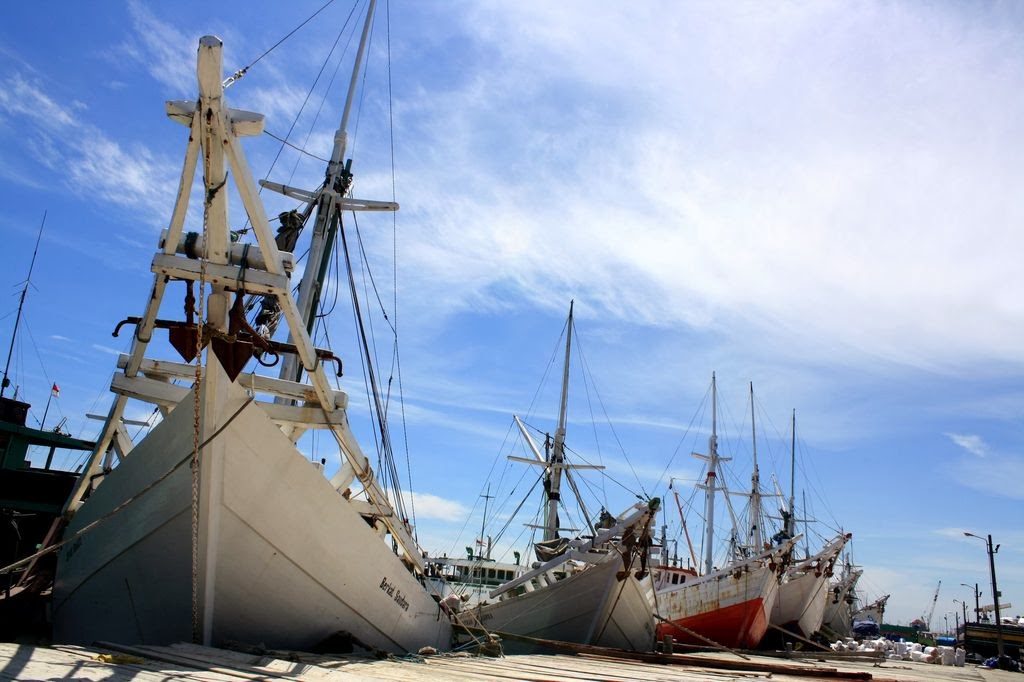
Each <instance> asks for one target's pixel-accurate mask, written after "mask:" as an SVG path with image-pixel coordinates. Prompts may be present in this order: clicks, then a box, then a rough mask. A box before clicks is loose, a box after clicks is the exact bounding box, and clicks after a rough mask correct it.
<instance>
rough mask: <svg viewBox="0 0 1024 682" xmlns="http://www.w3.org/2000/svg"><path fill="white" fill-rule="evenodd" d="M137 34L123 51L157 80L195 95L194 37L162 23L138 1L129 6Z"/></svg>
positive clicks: (184, 92)
mask: <svg viewBox="0 0 1024 682" xmlns="http://www.w3.org/2000/svg"><path fill="white" fill-rule="evenodd" d="M128 12H129V14H130V15H131V20H132V28H133V29H134V34H133V35H132V36H131V38H130V39H129V41H128V43H127V44H126V45H124V46H123V49H124V50H125V51H126V52H127V53H128V54H129V55H131V56H133V57H135V58H136V59H137V61H138V62H139V63H141V64H143V65H144V66H145V67H146V69H147V70H148V71H149V74H150V75H151V76H152V77H153V78H154V79H156V80H157V81H159V82H161V83H164V84H166V85H168V86H169V87H171V88H172V89H173V90H174V92H176V93H178V94H181V95H188V96H190V97H191V96H193V95H194V94H195V81H196V75H195V51H196V45H197V44H198V43H197V41H196V40H194V39H193V38H192V37H191V36H189V35H186V34H185V33H184V32H182V31H180V30H178V29H177V28H175V27H174V26H172V25H171V24H168V23H166V22H163V21H161V20H160V19H158V18H157V17H156V15H155V14H153V12H152V11H150V9H149V7H147V6H146V5H144V4H143V3H141V2H138V1H137V0H132V1H131V2H129V3H128Z"/></svg>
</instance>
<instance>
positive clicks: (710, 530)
mask: <svg viewBox="0 0 1024 682" xmlns="http://www.w3.org/2000/svg"><path fill="white" fill-rule="evenodd" d="M717 475H718V385H717V383H716V382H715V373H714V372H712V373H711V436H710V437H709V438H708V475H707V479H706V480H705V482H704V495H705V501H706V502H705V509H704V514H705V516H704V519H705V520H704V525H705V528H706V535H705V537H704V573H710V572H711V570H712V569H713V568H714V542H715V488H716V487H717V485H716V480H715V479H716V477H717Z"/></svg>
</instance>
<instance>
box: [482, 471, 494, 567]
mask: <svg viewBox="0 0 1024 682" xmlns="http://www.w3.org/2000/svg"><path fill="white" fill-rule="evenodd" d="M480 497H482V498H484V515H483V518H482V519H480V558H483V559H490V558H491V546H490V543H487V541H486V539H485V536H484V531H485V530H486V528H487V502H488V501H489V500H493V499H494V495H491V484H490V483H488V484H487V492H486V493H484V494H483V495H481V496H480ZM484 547H486V548H487V552H486V554H485V553H484Z"/></svg>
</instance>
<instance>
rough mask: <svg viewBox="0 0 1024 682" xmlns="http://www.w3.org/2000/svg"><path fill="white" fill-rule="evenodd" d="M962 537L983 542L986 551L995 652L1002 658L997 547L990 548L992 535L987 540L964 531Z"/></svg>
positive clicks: (1001, 623)
mask: <svg viewBox="0 0 1024 682" xmlns="http://www.w3.org/2000/svg"><path fill="white" fill-rule="evenodd" d="M964 535H966V536H967V537H971V538H978V539H979V540H981V541H983V542H985V549H986V551H988V569H989V571H990V572H991V574H992V601H993V604H994V606H995V611H996V651H997V653H998V654H999V658H1002V657H1003V622H1002V617H1001V616H1000V615H999V588H998V587H996V552H998V551H999V545H996V546H995V548H993V547H992V534H991V533H989V535H988V539H987V540H986V539H985V538H983V537H981V536H980V535H975V534H974V533H968V532H967V531H964Z"/></svg>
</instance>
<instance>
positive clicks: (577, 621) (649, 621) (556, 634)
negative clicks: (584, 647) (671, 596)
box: [465, 552, 654, 652]
mask: <svg viewBox="0 0 1024 682" xmlns="http://www.w3.org/2000/svg"><path fill="white" fill-rule="evenodd" d="M622 569H623V562H622V560H621V558H620V557H619V554H618V553H617V552H612V553H611V554H609V555H608V557H607V558H606V559H605V560H603V561H601V562H600V563H597V564H594V565H591V566H589V567H587V568H585V569H583V570H581V571H578V572H576V573H575V574H573V575H570V576H569V577H567V578H564V579H562V580H558V581H554V582H550V583H548V584H547V585H546V586H544V587H543V588H540V589H535V590H533V591H531V592H525V593H523V594H519V595H516V596H514V597H509V598H506V599H504V600H502V601H497V602H492V603H490V604H487V605H484V606H481V607H479V608H476V609H473V610H472V611H470V612H468V613H467V614H465V615H466V616H467V618H466V619H465V620H466V622H467V624H471V623H477V622H478V623H479V624H480V625H481V626H482V627H484V628H486V629H487V630H489V631H495V632H507V633H511V634H515V635H525V636H527V637H535V638H539V639H551V640H558V641H563V642H575V643H578V644H593V645H596V646H607V647H614V648H618V649H628V650H632V651H650V650H651V649H652V648H653V646H654V616H653V610H652V603H651V597H652V588H651V578H650V576H649V575H648V576H647V577H645V578H643V579H637V578H636V576H635V574H634V573H633V572H632V571H631V572H629V573H628V575H627V576H625V577H623V578H621V579H620V574H621V573H622V572H623V571H622ZM502 646H503V648H504V650H505V651H506V652H516V651H524V650H526V649H529V648H531V647H530V646H529V645H523V644H521V643H517V642H515V641H513V640H505V641H503V643H502Z"/></svg>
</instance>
